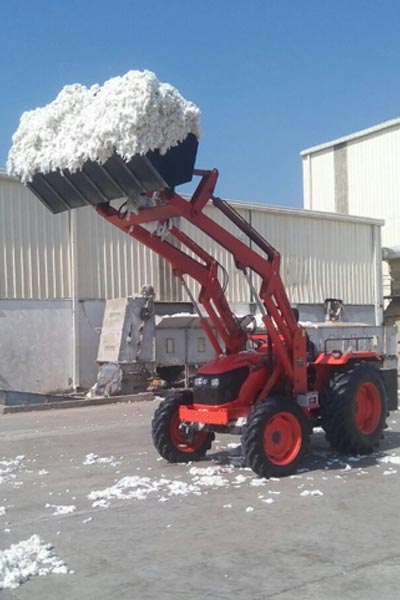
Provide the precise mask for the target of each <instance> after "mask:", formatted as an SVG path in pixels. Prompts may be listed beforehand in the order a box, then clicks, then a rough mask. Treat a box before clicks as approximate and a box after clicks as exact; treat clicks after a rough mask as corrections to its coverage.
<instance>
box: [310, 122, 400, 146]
mask: <svg viewBox="0 0 400 600" xmlns="http://www.w3.org/2000/svg"><path fill="white" fill-rule="evenodd" d="M398 126H400V118H399V117H398V118H397V119H391V120H390V121H384V122H383V123H378V125H374V126H373V127H369V128H368V129H361V130H360V131H356V132H355V133H350V134H349V135H345V136H343V137H340V138H337V139H336V140H332V141H330V142H324V143H323V144H319V145H318V146H312V147H311V148H307V149H306V150H302V151H301V152H300V156H307V155H308V154H314V153H315V152H320V151H321V150H327V149H328V148H331V147H332V146H337V145H338V144H344V143H345V142H351V141H353V140H356V139H358V138H363V137H368V136H369V135H372V134H374V133H379V132H381V131H384V130H385V129H391V128H392V127H398Z"/></svg>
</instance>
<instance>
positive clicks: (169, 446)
mask: <svg viewBox="0 0 400 600" xmlns="http://www.w3.org/2000/svg"><path fill="white" fill-rule="evenodd" d="M191 402H192V397H191V393H190V392H181V393H178V394H176V395H174V396H171V397H169V398H166V399H165V400H163V401H162V402H161V403H160V406H159V407H158V408H157V410H156V411H155V413H154V416H153V420H152V423H151V428H152V437H153V443H154V446H155V447H156V449H157V451H158V452H159V454H160V455H161V456H162V457H163V458H165V459H166V460H167V461H168V462H170V463H179V462H190V461H195V460H199V459H200V458H202V457H203V456H204V455H205V454H206V452H207V451H208V450H209V449H210V448H211V444H212V442H213V440H214V438H215V435H214V433H211V432H208V431H200V432H198V434H197V437H195V438H194V440H192V441H190V442H189V441H187V440H185V439H184V438H183V437H182V443H180V444H178V440H177V435H178V436H179V434H177V433H176V432H175V433H174V421H175V420H176V418H177V412H178V410H179V406H181V405H182V404H191ZM174 438H175V439H174Z"/></svg>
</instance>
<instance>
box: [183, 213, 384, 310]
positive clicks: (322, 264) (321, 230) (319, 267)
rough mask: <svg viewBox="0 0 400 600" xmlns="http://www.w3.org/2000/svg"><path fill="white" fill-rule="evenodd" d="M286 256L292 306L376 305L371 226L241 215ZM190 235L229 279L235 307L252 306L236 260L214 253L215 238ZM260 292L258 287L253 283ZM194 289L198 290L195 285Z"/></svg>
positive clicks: (284, 265)
mask: <svg viewBox="0 0 400 600" xmlns="http://www.w3.org/2000/svg"><path fill="white" fill-rule="evenodd" d="M237 210H238V212H239V213H240V214H241V215H242V216H243V217H244V218H245V219H247V220H249V219H251V222H252V223H253V225H254V226H255V227H256V228H257V230H258V231H259V232H260V233H261V234H262V235H263V236H264V237H265V238H266V239H267V240H268V241H269V242H270V243H271V244H272V245H273V246H275V247H276V248H279V251H280V252H281V255H282V260H281V275H282V278H283V280H284V282H285V286H286V289H287V291H288V295H289V298H290V300H291V302H293V303H303V304H319V303H321V302H323V301H324V299H325V298H329V297H334V298H341V299H342V300H343V301H344V302H345V303H347V304H374V303H375V297H376V280H375V276H376V270H375V263H374V260H375V255H374V247H373V234H372V227H373V226H372V225H371V224H366V223H361V222H359V223H355V222H349V221H346V220H341V221H339V220H332V219H327V218H326V217H324V216H323V215H321V216H319V217H318V216H315V215H311V214H310V215H307V214H305V213H302V212H298V213H297V214H295V213H294V211H293V212H289V211H285V210H284V209H283V210H282V211H279V210H273V209H268V207H266V208H263V209H255V208H251V209H243V208H240V209H237ZM207 211H208V213H209V214H210V213H212V214H213V216H214V217H215V216H217V219H216V220H218V221H219V222H220V223H221V224H223V225H224V226H225V227H227V228H228V229H229V230H230V231H231V232H233V233H235V234H237V235H238V237H240V236H241V233H240V232H239V231H238V230H237V229H236V228H235V226H233V225H232V224H230V223H229V222H228V223H229V225H228V226H227V222H226V219H225V217H224V216H223V215H219V214H218V215H216V212H217V211H216V209H214V208H208V209H207ZM185 231H186V233H188V234H189V235H190V236H191V237H192V238H193V239H195V240H196V241H197V243H198V244H200V245H201V246H202V247H204V248H207V249H208V250H209V251H210V252H211V254H213V255H214V256H215V257H216V258H217V259H218V260H219V261H220V262H221V263H222V265H223V266H224V267H225V268H227V270H228V273H229V286H228V297H229V299H230V300H231V301H232V302H250V294H249V289H248V286H247V283H246V282H245V280H244V277H243V275H242V274H241V273H240V272H239V271H237V269H235V267H234V264H233V261H232V259H231V257H229V256H228V257H227V255H226V253H225V252H224V251H223V250H222V249H220V248H218V249H213V245H212V242H211V241H210V238H208V236H207V235H206V234H204V233H202V232H199V230H197V229H196V228H195V227H193V226H191V225H190V224H189V225H188V224H186V225H185ZM254 283H255V285H256V288H257V286H258V283H257V281H256V280H255V281H254ZM191 289H192V290H193V291H194V292H197V291H198V287H197V286H196V285H195V284H193V283H191Z"/></svg>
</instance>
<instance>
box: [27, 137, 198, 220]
mask: <svg viewBox="0 0 400 600" xmlns="http://www.w3.org/2000/svg"><path fill="white" fill-rule="evenodd" d="M197 147H198V140H197V138H196V136H195V135H193V134H189V135H188V136H187V137H186V138H185V140H184V141H183V142H181V143H179V144H178V145H177V146H174V147H172V148H170V149H169V150H168V151H167V152H166V154H163V155H161V154H160V153H159V151H158V150H154V151H152V152H148V153H147V154H146V155H143V156H142V155H140V154H137V155H135V156H134V157H133V158H132V159H131V160H130V161H128V162H126V161H124V160H123V159H122V158H121V157H120V156H119V155H118V154H116V153H114V154H113V155H112V156H111V157H110V158H109V159H108V160H107V161H106V162H105V163H104V164H102V165H101V164H99V163H97V162H93V161H87V162H86V163H85V164H84V165H83V167H82V169H81V170H80V171H77V172H75V173H71V172H69V171H68V170H63V171H53V172H51V173H37V174H36V175H34V176H33V179H32V181H30V182H29V183H28V184H27V186H28V188H29V189H30V190H31V191H32V192H33V193H34V194H35V196H37V197H38V198H39V200H41V201H42V202H43V204H44V205H45V206H46V207H47V208H48V209H49V210H51V212H52V213H59V212H63V211H65V210H71V209H73V208H79V207H81V206H88V205H91V206H96V205H97V204H100V203H103V202H109V201H110V200H115V199H116V198H121V197H124V196H129V195H131V194H137V193H138V192H143V193H145V192H154V191H156V190H161V189H173V188H174V187H175V186H177V185H180V184H182V183H186V182H188V181H191V179H192V176H193V168H194V163H195V160H196V154H197Z"/></svg>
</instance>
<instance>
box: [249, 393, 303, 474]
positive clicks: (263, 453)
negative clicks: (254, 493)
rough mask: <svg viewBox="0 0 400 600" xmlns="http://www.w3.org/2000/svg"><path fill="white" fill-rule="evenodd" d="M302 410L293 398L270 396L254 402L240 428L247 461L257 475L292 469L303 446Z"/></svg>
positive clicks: (282, 472)
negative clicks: (254, 404)
mask: <svg viewBox="0 0 400 600" xmlns="http://www.w3.org/2000/svg"><path fill="white" fill-rule="evenodd" d="M307 441H308V435H307V428H306V422H305V417H304V414H303V412H302V410H301V408H299V406H298V405H297V404H296V403H295V401H294V400H291V399H288V398H284V397H280V396H274V397H270V398H268V399H267V400H266V401H265V402H262V403H261V404H258V405H257V406H255V408H254V409H253V411H252V412H251V414H250V416H249V419H248V422H247V424H246V427H245V430H244V432H243V438H242V446H243V452H244V455H245V457H246V460H247V463H248V465H249V466H250V467H251V468H252V469H253V471H254V472H255V473H257V475H259V476H260V477H267V478H268V477H281V476H285V475H290V474H291V473H293V472H295V471H296V468H297V465H298V464H299V462H300V460H301V458H302V456H303V454H304V451H305V449H306V446H307Z"/></svg>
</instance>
